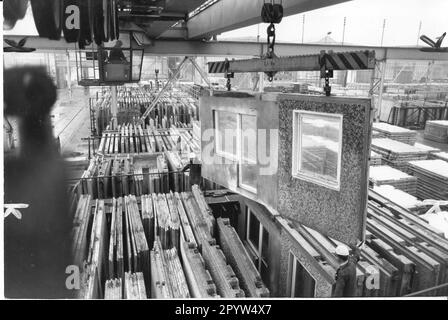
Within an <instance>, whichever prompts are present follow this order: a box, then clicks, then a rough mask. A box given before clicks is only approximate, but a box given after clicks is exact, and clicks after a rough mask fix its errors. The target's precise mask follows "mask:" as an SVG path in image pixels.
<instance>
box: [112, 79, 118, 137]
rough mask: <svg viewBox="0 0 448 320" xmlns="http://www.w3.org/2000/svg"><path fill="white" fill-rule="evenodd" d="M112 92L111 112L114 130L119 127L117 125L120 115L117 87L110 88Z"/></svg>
mask: <svg viewBox="0 0 448 320" xmlns="http://www.w3.org/2000/svg"><path fill="white" fill-rule="evenodd" d="M110 92H111V96H112V99H111V104H110V110H111V112H112V129H116V128H117V127H118V123H117V113H118V102H117V86H111V87H110Z"/></svg>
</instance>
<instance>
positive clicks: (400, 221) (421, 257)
mask: <svg viewBox="0 0 448 320" xmlns="http://www.w3.org/2000/svg"><path fill="white" fill-rule="evenodd" d="M369 200H370V201H369V204H368V211H367V217H368V219H367V232H368V233H369V236H368V239H367V245H368V246H369V247H370V248H371V249H372V250H374V252H375V253H376V255H377V256H378V257H379V258H381V260H382V261H383V263H382V264H375V265H376V266H379V267H380V278H381V276H382V275H383V270H385V269H386V268H385V267H386V265H388V266H389V267H388V268H387V269H390V271H389V272H388V274H389V275H391V276H393V277H392V278H391V280H392V282H391V283H390V285H391V286H389V288H394V290H393V292H395V294H394V295H397V294H398V295H400V296H401V295H404V294H409V293H412V292H416V291H420V290H424V289H428V288H431V287H434V286H437V285H440V284H443V283H446V282H447V280H448V241H447V239H445V238H444V236H443V232H441V231H440V230H437V229H435V228H434V227H432V226H430V225H429V224H428V222H427V221H425V220H424V219H422V218H420V217H419V216H418V215H416V214H413V213H411V212H409V211H407V210H406V209H404V208H402V207H401V206H398V205H397V204H395V203H393V202H391V201H390V200H389V199H387V198H385V197H383V196H381V195H379V194H378V193H376V192H375V191H373V190H371V191H370V192H369ZM390 266H393V267H394V268H395V270H396V271H394V272H391V271H393V269H391V268H390ZM384 274H386V273H384ZM380 288H381V284H380ZM446 294H448V289H447V288H446V287H445V288H441V289H439V290H433V291H429V292H427V293H425V294H424V295H427V296H440V295H446ZM388 295H390V294H388Z"/></svg>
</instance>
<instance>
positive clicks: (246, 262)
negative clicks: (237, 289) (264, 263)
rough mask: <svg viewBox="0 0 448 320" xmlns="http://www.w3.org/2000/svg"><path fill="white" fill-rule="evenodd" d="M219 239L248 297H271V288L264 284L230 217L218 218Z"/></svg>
mask: <svg viewBox="0 0 448 320" xmlns="http://www.w3.org/2000/svg"><path fill="white" fill-rule="evenodd" d="M217 226H218V233H219V239H220V243H221V248H222V250H223V252H224V255H225V256H226V257H227V259H228V261H229V264H230V265H231V266H232V268H233V270H235V273H236V275H237V276H238V279H240V280H241V281H240V285H241V288H242V289H243V290H244V293H245V294H246V297H258V298H260V297H269V290H268V289H267V288H266V286H265V285H264V284H263V281H262V280H261V277H260V274H259V272H258V270H257V268H255V265H254V264H253V262H252V260H251V258H250V257H249V254H248V253H247V251H246V249H245V247H244V245H243V243H242V242H241V240H240V238H239V236H238V233H237V232H236V230H235V229H234V228H233V227H232V226H231V225H230V221H229V219H222V218H218V219H217Z"/></svg>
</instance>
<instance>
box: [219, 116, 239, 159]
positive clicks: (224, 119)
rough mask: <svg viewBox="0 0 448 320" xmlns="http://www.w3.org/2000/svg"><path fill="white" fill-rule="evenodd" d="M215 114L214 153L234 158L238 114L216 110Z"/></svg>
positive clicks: (236, 156)
mask: <svg viewBox="0 0 448 320" xmlns="http://www.w3.org/2000/svg"><path fill="white" fill-rule="evenodd" d="M214 115H215V136H216V153H217V154H218V155H220V156H223V157H226V158H229V159H232V160H236V159H237V158H238V154H237V141H238V140H237V128H238V115H237V114H236V113H231V112H225V111H217V110H215V112H214Z"/></svg>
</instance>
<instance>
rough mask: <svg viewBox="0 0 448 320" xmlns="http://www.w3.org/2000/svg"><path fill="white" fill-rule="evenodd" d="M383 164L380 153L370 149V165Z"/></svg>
mask: <svg viewBox="0 0 448 320" xmlns="http://www.w3.org/2000/svg"><path fill="white" fill-rule="evenodd" d="M381 164H382V157H381V155H380V154H378V153H376V152H374V151H370V165H371V166H380V165H381Z"/></svg>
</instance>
